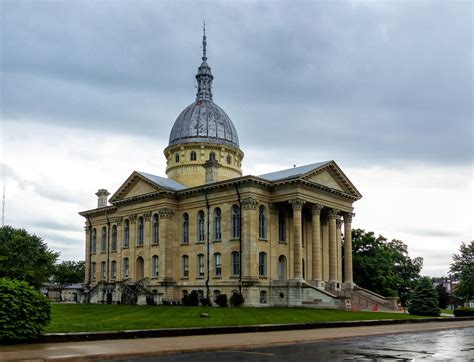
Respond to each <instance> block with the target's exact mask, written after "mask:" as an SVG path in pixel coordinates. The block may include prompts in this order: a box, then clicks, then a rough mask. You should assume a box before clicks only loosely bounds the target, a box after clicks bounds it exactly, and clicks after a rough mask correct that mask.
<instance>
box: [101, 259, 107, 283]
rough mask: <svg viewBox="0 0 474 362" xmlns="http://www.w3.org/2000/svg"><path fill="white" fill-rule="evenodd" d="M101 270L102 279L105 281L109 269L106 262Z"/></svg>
mask: <svg viewBox="0 0 474 362" xmlns="http://www.w3.org/2000/svg"><path fill="white" fill-rule="evenodd" d="M101 269H102V279H104V280H105V279H106V278H107V267H106V264H105V261H103V262H102V264H101Z"/></svg>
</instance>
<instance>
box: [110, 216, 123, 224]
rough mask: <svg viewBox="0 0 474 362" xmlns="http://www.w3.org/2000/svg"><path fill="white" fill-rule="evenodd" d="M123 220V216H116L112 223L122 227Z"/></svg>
mask: <svg viewBox="0 0 474 362" xmlns="http://www.w3.org/2000/svg"><path fill="white" fill-rule="evenodd" d="M122 220H123V217H122V216H116V217H114V218H113V219H112V222H114V223H116V224H117V225H118V226H121V225H122Z"/></svg>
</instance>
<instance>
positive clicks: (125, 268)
mask: <svg viewBox="0 0 474 362" xmlns="http://www.w3.org/2000/svg"><path fill="white" fill-rule="evenodd" d="M128 271H129V265H128V258H124V259H123V277H124V279H127V278H128Z"/></svg>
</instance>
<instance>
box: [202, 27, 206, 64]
mask: <svg viewBox="0 0 474 362" xmlns="http://www.w3.org/2000/svg"><path fill="white" fill-rule="evenodd" d="M202 31H203V36H202V61H203V62H205V61H206V60H207V56H206V45H207V41H206V20H204V25H203V27H202Z"/></svg>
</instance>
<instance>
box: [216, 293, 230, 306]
mask: <svg viewBox="0 0 474 362" xmlns="http://www.w3.org/2000/svg"><path fill="white" fill-rule="evenodd" d="M215 302H216V304H217V305H218V306H219V307H227V294H219V295H218V296H217V297H216V300H215Z"/></svg>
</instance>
